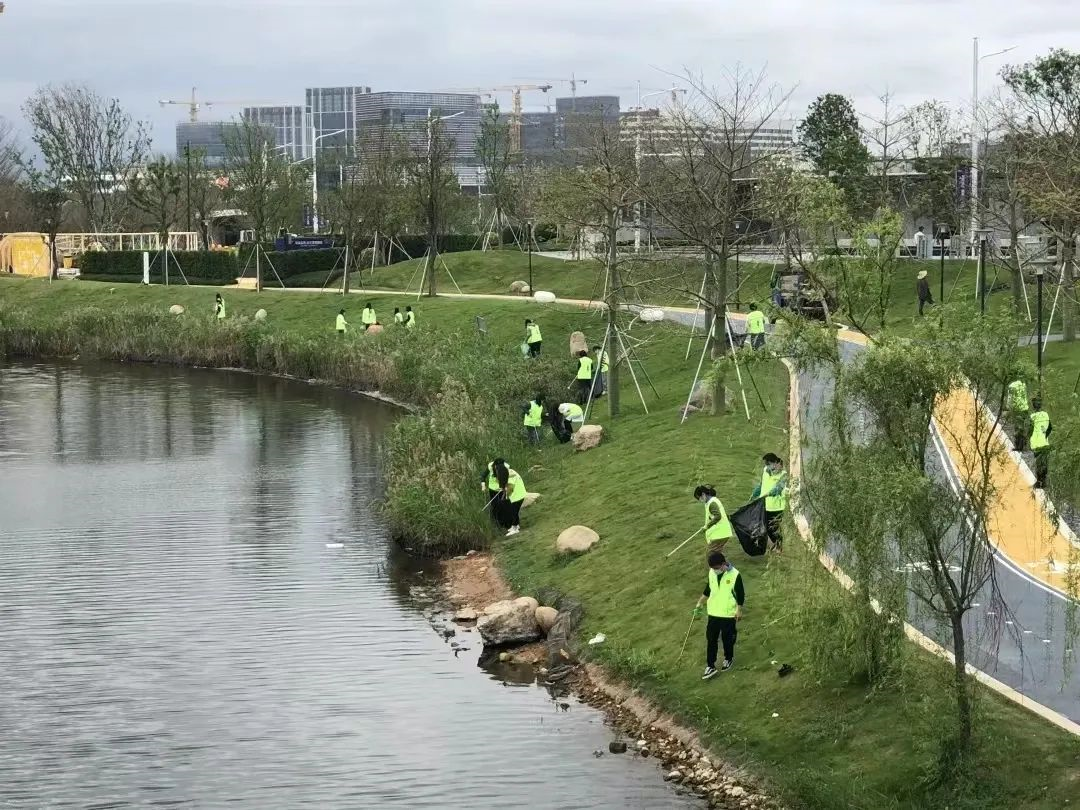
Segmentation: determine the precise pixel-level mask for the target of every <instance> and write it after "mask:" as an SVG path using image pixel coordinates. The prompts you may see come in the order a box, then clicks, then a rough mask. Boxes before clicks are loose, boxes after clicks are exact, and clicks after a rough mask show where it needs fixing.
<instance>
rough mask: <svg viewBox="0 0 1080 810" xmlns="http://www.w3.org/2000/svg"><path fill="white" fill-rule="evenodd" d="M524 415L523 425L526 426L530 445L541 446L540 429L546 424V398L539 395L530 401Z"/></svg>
mask: <svg viewBox="0 0 1080 810" xmlns="http://www.w3.org/2000/svg"><path fill="white" fill-rule="evenodd" d="M524 414H525V418H524V420H523V421H522V424H523V425H525V435H526V436H527V437H528V439H529V444H540V427H541V426H542V425H543V424H544V397H543V396H542V395H541V394H537V395H536V396H535V397H533V398H532V399H531V400H529V404H528V405H526V406H525V410H524Z"/></svg>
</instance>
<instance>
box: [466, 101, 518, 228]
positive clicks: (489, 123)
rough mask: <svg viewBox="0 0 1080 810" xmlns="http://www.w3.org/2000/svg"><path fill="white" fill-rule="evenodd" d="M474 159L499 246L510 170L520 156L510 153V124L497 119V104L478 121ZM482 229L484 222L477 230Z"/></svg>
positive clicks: (507, 203) (510, 185)
mask: <svg viewBox="0 0 1080 810" xmlns="http://www.w3.org/2000/svg"><path fill="white" fill-rule="evenodd" d="M476 158H477V161H479V163H480V167H481V168H482V169H483V170H484V183H483V185H484V188H486V190H487V193H488V195H489V196H490V198H491V203H492V207H493V208H494V214H495V216H494V221H495V233H496V239H497V242H498V245H499V247H502V235H503V226H504V220H505V217H506V213H507V211H508V209H510V208H511V207H512V205H511V201H510V200H511V196H512V194H513V191H514V183H513V177H514V168H515V166H516V165H517V164H518V163H519V162H520V161H519V158H520V155H519V154H518V153H516V152H515V151H514V148H513V144H512V139H511V137H510V125H509V124H508V123H507V122H506V121H502V120H500V119H499V108H498V105H492V106H491V107H489V108H488V109H487V111H486V112H485V113H484V117H483V119H481V121H480V134H479V136H478V137H477V139H476ZM485 227H486V223H485V222H481V223H480V228H481V229H483V228H485Z"/></svg>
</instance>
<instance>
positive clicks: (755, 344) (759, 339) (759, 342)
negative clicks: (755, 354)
mask: <svg viewBox="0 0 1080 810" xmlns="http://www.w3.org/2000/svg"><path fill="white" fill-rule="evenodd" d="M764 346H765V334H764V333H759V334H756V335H750V348H751V349H761V348H764Z"/></svg>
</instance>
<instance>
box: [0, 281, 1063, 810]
mask: <svg viewBox="0 0 1080 810" xmlns="http://www.w3.org/2000/svg"><path fill="white" fill-rule="evenodd" d="M113 289H115V292H110V291H109V290H110V286H109V285H101V284H94V283H90V282H60V283H56V284H54V285H52V286H51V287H50V285H48V283H46V282H40V281H18V280H7V279H5V280H0V297H3V299H4V301H5V302H6V303H8V304H13V305H15V306H18V307H20V308H23V309H26V310H28V311H31V312H35V313H36V312H42V313H43V314H54V315H55V314H58V313H61V312H62V311H63V309H64V308H67V307H71V306H76V305H79V304H96V305H99V306H108V305H110V304H113V303H120V302H124V303H127V302H137V303H146V304H153V305H158V306H161V307H162V308H163V309H164V308H165V307H167V306H168V305H169V304H171V303H174V302H179V303H182V304H184V305H185V306H188V307H190V308H198V309H205V310H209V308H210V307H211V303H212V301H213V296H214V290H211V289H190V288H180V287H177V288H172V289H169V290H164V289H162V288H149V289H144V288H141V287H138V286H134V285H117V286H116V287H114V288H113ZM225 298H226V302H227V304H228V306H229V311H230V313H233V314H246V315H250V314H251V313H253V312H254V311H255V310H256V309H258V308H259V307H265V308H266V309H267V310H268V311H269V313H270V319H269V325H270V326H271V328H274V329H282V330H287V331H288V332H290V333H298V334H314V333H318V332H320V331H323V330H327V329H330V328H331V324H332V322H333V316H334V314H335V313H336V312H337V310H338V309H339V308H340V305H341V299H340V297H335V296H332V295H316V294H311V293H303V292H291V293H282V292H265V293H263V294H262V295H257V294H255V293H252V292H242V291H231V292H229V293H226V296H225ZM405 303H413V304H414V305H415V301H414V299H412V298H410V299H406V298H404V297H403V298H401V299H400V300H398V299H396V298H390V299H382V298H380V299H379V301H378V307H379V309H380V312H383V311H386V312H389V311H391V310H390V309H386V307H387V306H389V307H391V308H392V307H393V306H395V305H398V306H403V305H404V304H405ZM360 305H361V302H360V301H358V300H355V299H349V311H350V317H351V318H352V319H353V320H354V321H355V320H358V315H359V307H360ZM538 311H539V312H542V313H543V315H542V323H543V324H544V327H545V335H546V337H547V340H546V347H547V351H548V352H549V353H558V354H562V353H564V352H565V348H564V346H565V332H566V330H569V329H571V328H582V329H584V330H585V331H586V333H587V335H588V336H589V337H590V338H593V337H594V336H598V335H599V334H600V330H601V329H602V326H601V324H600V321H599V319H598V318H597V317H596V316H595V315H589V314H586V313H584V312H581V311H575V310H569V309H554V308H545V309H543V310H539V309H538V307H537V306H536V305H530V304H527V303H524V302H523V303H520V304H518V303H502V302H499V303H495V302H475V301H456V302H455V301H449V300H437V301H421V302H420V304H419V308H418V312H419V313H420V317H421V323H422V324H425V325H430V324H439V323H447V324H450V323H460V322H461V320H462V319H466V320H468V319H471V317H472V315H474V314H477V313H483V314H485V315H486V316H487V318H488V323H489V327H490V329H491V340H492V344H493V347H494V346H502V345H507V349H506V351H507V354H508V357H514V358H515V359H514V361H513V362H525V361H523V360H520V359H519V358H518V357H517V356H516V355H514V351H515V349H514V345H515V344H516V341H517V340H518V339H519V338H520V324H521V320H522V318H523V317H525V316H526V315H536V314H537V312H538ZM634 334H642V335H644V334H645V332H644V330H642V329H641V327H635V330H634ZM649 334H652V335H656V336H657V337H656V339H655V340H654V341H653V342H652V343H651V344H650V345H649V347H648V348H647V349H645V350H644V354H645V357H646V358H647V360H646V362H647V367H648V369H649V372H650V374H651V375H652V376H653V379H654V382H655V383H656V386H657V388H658V389H659V390H660V392H661V394H662V396H661V398H660V400H659V401H656V400H655V399H653V398H652V397H651V396H650V399H649V407H650V410H651V411H652V414H651V415H649V416H645V415H644V413H643V412H642V409H641V405H640V403H638V402H637V400H636V396H635V395H634V394H633V389H632V388H631V387H630V385H629V381H626V383H625V384H624V387H623V402H624V407H625V416H624V417H623V418H621V419H620V420H619V421H618V422H617V423H616V424H614V425H612V426H611V427H610V430H609V436H608V441H607V442H606V443H605V444H604V445H602V446H601V447H600V448H598V449H596V450H594V451H590V452H589V453H586V454H573V453H572V452H571V451H570V450H569V448H568V447H566V446H556V445H555V444H554V442H553V440H552V439H551V438H550V434H548V435H547V436H545V443H546V447H545V448H544V449H543V450H542V451H541V452H540V453H539V454H538V455H537V456H534V457H532V458H531V460H530V462H529V464H528V466H529V472H528V474H527V475H526V476H525V479H526V483H527V485H528V486H529V487H530V488H531V489H535V490H536V491H539V492H541V493H543V495H544V498H543V499H542V500H541V502H540V503H539V505H538V506H536V507H534V508H532V509H530V510H527V511H526V513H525V514H524V519H523V524H524V526H525V531H523V533H522V534H521V535H520V536H519V537H518V538H517V539H516V540H515V541H513V542H511V543H508V544H506V545H505V546H504V547H503V549H502V551H501V558H502V560H503V563H504V565H505V566H506V568H507V571H508V573H509V574H510V576H511V578H512V579H513V581H514V582H515V583H516V584H517V585H518V586H519V587H520V588H521V589H522V590H523V591H535V590H536V589H538V588H540V587H542V586H548V585H550V586H554V587H555V588H557V589H558V590H560V591H561V592H564V593H567V594H571V595H573V596H575V597H577V598H580V599H581V600H582V601H583V602H584V604H585V606H586V610H587V614H586V624H585V628H584V630H585V632H586V633H587V634H589V635H591V634H592V633H594V632H597V631H601V632H604V633H606V634H607V636H608V642H607V644H605V645H603V646H602V647H600V648H598V649H597V653H598V654H599V655H600V656H601V657H602V659H603V660H604V661H606V662H607V663H609V664H611V665H612V666H614V667H615V668H616V669H617V670H618V671H620V672H622V673H623V674H624V675H625V676H626V677H628V678H629V679H631V680H633V681H635V682H636V683H638V684H639V685H641V686H643V687H644V688H645V689H646V690H648V691H649V692H651V693H652V694H653V695H655V696H656V697H658V698H659V699H660V700H662V701H663V702H664V703H665V704H666V705H668V706H669V707H670V708H671V709H673V710H675V711H678V712H679V713H680V714H681V715H682V716H683V717H684V718H686V719H687V720H689V721H690V722H692V723H695V724H697V725H699V726H700V727H701V728H702V729H703V730H704V731H705V733H706V735H707V737H708V738H709V740H710V741H711V742H712V743H713V744H715V745H716V747H717V749H718V750H721V751H725V752H727V754H728V755H729V756H730V757H732V758H733V759H735V760H737V761H740V762H746V763H747V764H748V765H749V766H750V767H751V768H752V769H753V770H754V771H755V772H757V773H760V774H762V775H763V776H764V777H766V778H767V779H768V780H769V781H770V782H771V783H772V784H773V785H774V786H775V787H776V788H777V789H778V790H779V791H780V792H781V793H782V794H783V795H785V796H786V797H787V798H788V799H789V801H790V803H791V805H792V806H793V807H816V808H823V809H824V808H830V810H831V809H832V808H838V807H860V808H889V807H897V808H899V807H931V806H942V805H941V804H940V803H938V801H937V800H936V799H934V798H931V797H930V796H929V795H928V794H927V793H926V792H924V791H923V789H922V788H921V787H920V785H921V783H922V782H921V780H922V779H923V778H924V776H925V773H926V767H927V763H928V762H929V761H930V754H929V753H928V752H926V751H919V750H916V749H915V748H914V747H913V745H912V743H911V739H912V738H914V737H918V736H921V733H922V729H923V727H924V725H925V724H927V723H929V722H932V720H933V718H936V717H940V716H943V715H946V714H947V712H948V706H947V704H945V703H944V702H943V698H942V697H941V691H942V690H941V688H940V687H939V686H938V684H939V682H940V680H939V679H940V677H941V674H942V672H943V670H942V668H941V667H940V666H938V665H937V664H936V663H933V662H929V661H928V660H927V659H926V658H924V657H921V656H917V657H916V661H915V663H914V664H913V667H914V668H915V673H916V678H915V681H914V682H916V683H920V682H921V683H922V684H924V686H923V688H920V689H918V690H913V691H911V692H909V693H904V692H901V691H894V690H882V691H880V692H878V693H875V694H872V695H868V694H867V692H866V691H865V690H864V689H862V688H859V687H853V686H847V685H844V684H838V683H833V682H831V681H828V680H821V679H820V676H818V675H816V674H815V673H813V672H811V671H808V670H807V669H806V668H805V667H802V666H800V665H801V661H802V656H801V652H800V651H801V650H802V649H803V648H804V646H805V645H806V644H807V639H806V638H804V637H802V634H801V632H800V631H799V630H798V629H797V628H796V627H794V626H793V625H792V623H791V616H792V615H793V614H794V613H796V612H797V611H798V610H799V609H800V605H801V603H802V600H803V599H805V598H807V597H806V593H805V588H806V583H808V582H810V583H820V582H821V581H822V580H823V578H824V577H825V576H826V575H825V574H824V572H823V571H822V570H821V569H820V568H819V567H818V565H817V564H816V561H814V560H813V559H812V558H811V557H810V556H809V554H808V553H807V552H806V551H805V550H804V549H803V548H802V547H801V545H800V544H798V543H796V542H791V543H789V547H788V553H787V554H786V555H785V556H784V557H783V558H782V559H770V560H769V561H767V562H759V561H751V560H747V559H746V558H744V557H743V555H742V554H741V552H739V551H737V550H735V549H732V551H733V554H732V556H733V558H734V560H735V562H736V564H737V565H739V566H740V568H741V569H742V571H743V573H744V576H745V577H746V580H747V589H748V594H749V601H748V615H747V618H746V620H745V621H744V623H743V625H742V628H741V634H740V640H739V654H738V659H739V668H738V669H737V670H736V671H734V672H732V673H730V674H726V675H724V676H722V677H721V678H719V679H717V680H716V681H713V682H711V683H708V684H703V683H702V682H701V681H700V680H698V675H699V672H700V669H701V666H702V663H701V656H702V650H701V646H702V639H701V632H700V630H701V627H700V625H698V626H697V627H696V628H695V630H694V632H693V637H692V639H691V643H690V644H689V645H688V647H687V652H686V655H685V656H684V657H683V659H682V660H681V661H677V660H676V659H677V656H678V649H679V645H680V644H681V641H682V636H683V634H684V633H685V631H686V626H687V622H688V621H689V616H690V608H691V606H692V605H693V602H694V600H695V599H696V596H697V594H698V593H700V589H701V587H702V585H703V582H704V566H703V565H702V560H701V557H702V554H701V552H702V548H701V544H700V543H699V542H697V541H694V542H692V543H691V544H689V545H688V546H687V547H686V548H684V549H683V550H682V551H681V552H679V554H678V555H677V556H675V557H673V558H672V559H671V560H670V561H665V560H664V559H663V555H664V554H666V552H667V551H668V550H670V549H671V548H673V547H674V546H675V545H676V544H677V543H679V542H681V541H682V540H683V539H684V538H685V537H686V536H687V535H688V534H690V533H691V532H692V531H694V530H695V529H696V528H697V527H698V526H699V525H700V522H701V514H700V513H701V507H700V505H699V504H696V503H695V502H693V501H692V500H691V496H690V491H691V489H692V487H693V485H694V484H695V483H697V482H699V481H708V482H710V483H713V484H715V485H716V486H717V488H718V490H719V491H720V494H721V497H722V498H723V499H724V501H725V502H726V503H727V504H728V506H729V507H730V508H734V507H735V506H737V505H738V504H739V503H741V502H742V501H743V499H744V498H745V497H746V496H747V495H748V494H749V492H750V490H751V489H752V487H753V483H754V478H755V474H756V463H757V459H758V458H759V457H760V454H761V453H762V452H764V451H765V450H776V451H778V452H781V453H783V454H784V455H786V441H787V437H786V435H785V434H784V432H783V428H784V425H785V408H786V401H785V396H786V374H785V372H784V371H783V369H782V368H781V367H779V366H777V365H766V366H765V367H760V368H759V369H758V370H757V372H756V373H757V376H758V382H759V385H760V386H761V387H762V391H763V393H764V394H765V395H766V397H767V398H768V401H769V404H770V406H771V407H770V408H769V409H768V411H767V412H764V413H763V412H762V411H761V409H760V406H759V407H757V408H755V409H754V411H753V415H754V421H753V423H752V424H751V425H749V426H748V425H747V422H746V420H745V419H744V418H742V417H740V416H738V415H734V416H732V415H729V416H726V417H723V418H720V419H711V418H707V417H703V416H694V417H691V419H690V420H689V421H688V422H687V423H686V424H685V425H681V426H680V425H679V421H678V408H679V406H680V405H681V403H682V401H683V400H684V398H685V396H686V393H687V390H688V388H689V386H690V381H691V379H692V377H693V370H694V369H693V362H694V361H693V359H691V361H690V362H685V361H684V360H683V354H684V352H685V348H686V343H685V333H684V332H682V331H680V330H677V329H675V328H673V327H669V326H665V327H661V328H658V329H655V330H654V331H652V332H649ZM496 350H499V349H496ZM568 365H569V363H568ZM568 379H569V375H568ZM511 413H512V411H511ZM508 418H516V417H515V416H512V415H510V414H508ZM495 450H496V449H495V448H493V451H495ZM499 450H500V451H501V452H504V453H505V455H507V457H508V458H509V459H510V461H511V462H512V463H515V464H520V463H521V462H520V460H519V459H520V458H521V456H522V454H524V452H525V451H524V449H523V448H509V449H501V448H500V449H499ZM522 466H525V465H522ZM574 523H584V524H586V525H590V526H592V527H593V528H595V529H596V530H597V531H598V532H600V534H601V536H602V538H603V540H602V542H601V544H600V545H599V546H598V547H597V548H596V549H595V550H594V551H593V552H591V553H590V554H588V555H586V556H584V557H580V558H577V559H574V560H572V561H566V560H560V559H557V558H556V557H554V556H553V554H552V549H553V544H554V539H555V537H556V536H557V534H558V532H559V531H561V530H562V529H563V528H565V527H566V526H568V525H571V524H574ZM772 661H784V662H789V663H792V664H794V665H795V666H796V667H798V668H799V669H798V671H797V672H796V674H795V675H793V676H791V677H789V678H785V679H783V680H781V679H779V678H777V677H776V675H775V672H774V669H775V667H774V665H773V664H772V663H771V662H772ZM920 679H921V680H920ZM985 709H986V710H987V717H986V725H985V726H984V729H985V731H984V734H985V737H986V740H987V745H985V746H984V747H983V754H982V755H981V760H980V762H979V763H978V771H979V773H980V775H983V776H982V778H981V779H980V780H979V781H978V783H977V784H976V785H975V787H974V788H973V790H974V791H975V793H974V794H973V795H972V796H971V797H970V800H969V801H968V802H967V803H965V804H960V803H953V804H951V805H950V806H953V807H959V806H966V807H971V808H975V807H979V808H997V807H1001V808H1006V807H1009V808H1011V807H1017V806H1024V807H1034V808H1048V809H1049V808H1059V807H1062V806H1064V805H1065V800H1066V799H1067V798H1074V797H1075V796H1076V795H1077V792H1078V790H1080V782H1078V779H1080V771H1078V768H1080V759H1078V757H1080V746H1078V744H1077V742H1076V741H1075V740H1073V739H1071V738H1068V737H1067V736H1066V735H1064V734H1063V733H1059V732H1057V731H1055V730H1053V729H1052V728H1050V727H1048V726H1047V725H1045V724H1044V723H1042V722H1041V721H1037V720H1036V719H1035V718H1034V717H1033V716H1032V715H1030V714H1028V713H1027V712H1024V711H1022V710H1020V709H1018V708H1016V707H1013V706H1012V705H1010V704H1006V703H1004V702H1002V701H999V700H997V699H994V698H989V697H988V698H987V701H986V703H985ZM773 712H776V713H777V714H779V717H778V718H776V719H774V718H772V716H771V715H772V713H773Z"/></svg>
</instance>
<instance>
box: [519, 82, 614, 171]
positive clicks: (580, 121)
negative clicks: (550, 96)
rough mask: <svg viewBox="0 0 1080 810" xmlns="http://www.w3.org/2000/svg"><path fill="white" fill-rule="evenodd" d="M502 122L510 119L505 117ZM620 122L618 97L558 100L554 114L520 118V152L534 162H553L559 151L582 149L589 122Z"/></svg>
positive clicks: (535, 114)
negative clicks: (582, 140) (574, 148)
mask: <svg viewBox="0 0 1080 810" xmlns="http://www.w3.org/2000/svg"><path fill="white" fill-rule="evenodd" d="M500 119H501V120H502V121H506V122H509V121H510V120H511V116H510V115H509V114H508V113H503V114H502V115H501V116H500ZM594 121H603V122H605V123H609V124H615V125H617V124H618V122H619V97H618V96H578V97H576V98H557V99H555V112H527V113H522V116H521V151H522V153H523V154H524V155H525V156H526V157H527V158H529V159H531V160H536V161H540V162H544V161H548V160H552V159H554V157H555V156H556V155H557V153H558V152H559V151H560V150H564V149H568V148H573V147H574V146H575V145H580V144H579V143H578V142H579V141H580V140H581V138H582V137H583V136H584V131H585V130H586V129H587V127H588V125H589V123H590V122H594Z"/></svg>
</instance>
